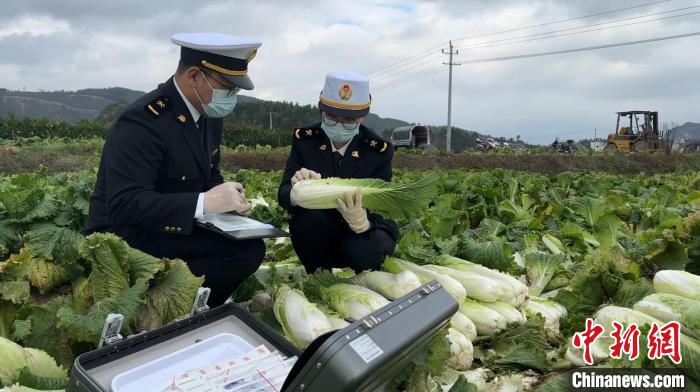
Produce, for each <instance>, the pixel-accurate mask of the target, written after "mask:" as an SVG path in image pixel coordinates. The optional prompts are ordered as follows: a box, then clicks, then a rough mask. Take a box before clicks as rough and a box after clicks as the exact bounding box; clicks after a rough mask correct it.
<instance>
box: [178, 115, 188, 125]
mask: <svg viewBox="0 0 700 392" xmlns="http://www.w3.org/2000/svg"><path fill="white" fill-rule="evenodd" d="M177 119H178V121H180V122H181V123H184V122H185V121H187V117H185V115H184V114H181V115H179V116H177Z"/></svg>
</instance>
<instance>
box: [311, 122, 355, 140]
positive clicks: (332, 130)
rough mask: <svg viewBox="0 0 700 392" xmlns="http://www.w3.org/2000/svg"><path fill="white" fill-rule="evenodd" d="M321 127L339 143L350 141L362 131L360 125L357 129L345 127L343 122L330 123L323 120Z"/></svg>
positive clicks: (330, 137)
mask: <svg viewBox="0 0 700 392" xmlns="http://www.w3.org/2000/svg"><path fill="white" fill-rule="evenodd" d="M321 129H323V132H325V133H326V136H328V138H329V139H331V141H332V142H333V143H337V144H341V143H347V142H349V141H350V139H352V138H353V137H354V136H355V135H357V133H358V132H359V131H360V127H357V128H355V129H345V127H343V124H341V123H337V124H335V125H328V124H326V123H325V122H323V121H321Z"/></svg>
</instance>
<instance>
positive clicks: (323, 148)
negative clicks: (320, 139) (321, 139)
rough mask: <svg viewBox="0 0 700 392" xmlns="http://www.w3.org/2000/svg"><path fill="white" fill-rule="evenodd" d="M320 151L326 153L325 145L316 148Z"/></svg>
mask: <svg viewBox="0 0 700 392" xmlns="http://www.w3.org/2000/svg"><path fill="white" fill-rule="evenodd" d="M318 149H319V150H321V151H326V145H325V144H322V145H321V147H319V148H318Z"/></svg>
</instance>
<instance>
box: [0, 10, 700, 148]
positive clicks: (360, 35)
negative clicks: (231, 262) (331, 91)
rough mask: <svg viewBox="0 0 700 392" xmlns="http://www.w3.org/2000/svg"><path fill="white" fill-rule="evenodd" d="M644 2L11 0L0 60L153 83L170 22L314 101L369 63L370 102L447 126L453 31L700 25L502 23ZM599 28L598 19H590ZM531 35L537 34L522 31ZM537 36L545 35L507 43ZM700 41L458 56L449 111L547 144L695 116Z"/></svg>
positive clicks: (488, 37)
mask: <svg viewBox="0 0 700 392" xmlns="http://www.w3.org/2000/svg"><path fill="white" fill-rule="evenodd" d="M648 2H649V3H651V2H652V1H651V0H649V1H648ZM640 4H643V3H642V2H641V1H639V0H636V1H633V0H606V1H602V0H587V1H577V2H571V1H565V0H527V1H523V0H518V1H516V0H488V1H487V0H472V1H462V0H434V1H417V0H416V1H410V0H407V1H400V0H392V1H380V0H358V1H353V2H346V1H341V0H334V1H322V2H320V1H311V0H299V1H294V2H289V1H282V0H270V1H264V2H261V1H260V2H253V1H233V0H231V1H229V0H212V1H207V2H196V3H193V2H190V1H183V0H175V1H171V2H167V4H164V3H158V2H144V1H136V0H121V1H118V2H94V1H88V0H73V1H65V2H56V1H52V0H32V1H22V2H9V4H4V5H3V13H2V14H1V15H0V26H2V27H0V53H10V54H11V55H6V56H2V57H0V72H2V75H3V80H2V87H6V88H16V89H21V88H23V87H26V88H28V89H45V90H48V89H79V88H86V87H107V86H124V87H129V88H134V89H140V90H144V91H148V90H150V89H152V88H154V87H155V86H156V85H157V84H158V83H160V82H162V81H164V80H165V79H167V78H168V77H169V75H171V74H172V72H173V70H174V68H175V66H176V63H177V60H178V53H179V51H178V48H177V47H176V46H174V45H172V44H171V43H170V40H169V39H170V36H171V35H172V34H173V33H175V32H179V31H221V32H227V33H231V34H237V35H246V36H252V37H258V38H259V39H261V40H262V41H263V46H262V48H261V49H260V51H259V53H258V56H257V57H256V59H255V61H254V62H253V63H251V70H250V73H251V77H252V78H253V80H254V81H255V84H256V90H254V91H253V94H254V95H255V96H257V97H261V98H266V99H286V100H294V101H298V102H301V103H315V101H316V100H317V97H318V91H320V89H321V87H322V83H323V78H324V75H325V73H326V72H328V71H330V70H339V69H351V70H356V71H359V72H364V73H367V74H369V76H370V82H371V85H372V90H373V98H374V99H373V111H374V112H376V113H378V114H380V115H382V116H387V117H395V118H402V119H405V120H408V121H415V122H421V123H428V124H444V123H445V122H446V114H447V108H446V103H447V67H446V66H444V65H442V63H443V62H445V61H447V56H445V55H443V54H442V53H441V52H440V50H441V49H442V48H446V47H447V41H448V40H450V39H452V40H455V41H454V44H455V45H456V46H457V47H459V51H460V53H459V55H458V56H456V58H455V61H464V62H466V61H468V60H473V59H484V58H492V57H501V56H509V55H514V54H527V53H535V52H545V51H551V50H561V49H568V48H576V47H583V46H591V45H601V44H607V43H612V42H622V41H632V40H637V39H643V38H651V37H657V36H665V35H672V34H679V33H686V32H692V31H700V17H699V15H700V14H693V15H687V16H682V17H677V18H671V19H665V20H657V21H654V20H652V19H655V18H659V17H668V16H674V15H679V14H682V13H690V12H697V11H700V8H698V7H696V8H693V9H688V10H679V11H674V12H670V13H666V14H663V15H658V16H648V17H644V18H638V19H632V20H629V21H627V22H623V21H621V22H617V23H612V24H607V25H601V26H598V27H609V26H615V25H620V24H624V23H631V22H639V21H644V23H640V24H637V25H632V26H625V27H619V28H610V29H607V30H601V31H596V32H588V33H582V34H571V35H567V36H562V37H556V38H548V37H550V36H551V35H555V34H565V33H574V32H577V31H580V30H572V29H574V28H579V27H582V26H586V25H590V24H596V23H605V22H609V21H614V20H620V19H623V18H633V17H640V16H644V15H649V14H654V13H659V12H665V11H669V10H673V9H679V8H682V7H692V6H695V4H694V3H693V2H691V1H689V0H687V1H684V0H676V1H672V2H671V1H667V2H659V3H657V4H653V5H648V6H644V7H639V8H634V9H629V10H624V11H620V12H615V13H609V14H605V15H598V16H593V17H590V18H584V19H578V20H571V21H568V22H566V23H550V24H546V25H543V26H539V27H536V28H530V29H523V30H518V31H509V32H505V33H498V32H502V31H504V30H513V29H514V28H517V27H520V26H531V25H537V24H545V23H547V22H552V21H558V20H565V19H572V18H577V17H580V16H583V15H588V14H595V13H601V12H605V11H610V10H614V9H620V8H627V7H634V6H638V5H640ZM592 28H596V27H590V28H588V29H592ZM566 29H569V30H567V31H560V32H558V33H553V32H554V31H559V30H566ZM533 34H540V35H537V36H532V37H522V36H528V35H533ZM516 37H521V38H516ZM458 38H466V39H459V40H457V39H458ZM536 38H546V39H538V40H532V41H528V42H518V43H513V42H512V41H522V40H526V39H536ZM509 39H510V40H509ZM699 40H700V37H698V38H687V39H684V40H677V41H666V42H660V43H652V44H646V45H638V46H628V47H620V48H613V49H605V50H600V51H594V52H582V53H573V54H567V55H560V56H549V57H538V58H532V59H523V60H513V61H504V62H493V63H479V64H464V65H462V66H457V67H455V69H454V74H453V78H454V81H453V83H454V84H453V88H454V90H453V94H454V95H453V124H454V125H457V126H460V127H464V128H469V129H474V130H478V131H483V132H492V133H493V134H497V135H504V136H515V135H516V134H520V135H521V136H523V137H524V138H525V139H526V140H531V141H536V142H542V143H545V142H550V141H551V140H550V139H553V138H554V136H556V135H564V134H568V135H577V134H579V133H580V134H582V135H583V134H584V133H585V134H586V135H587V134H589V133H590V134H592V133H593V130H594V129H595V128H599V129H600V128H605V129H612V127H613V126H614V124H613V122H614V116H613V113H614V112H615V111H618V110H625V109H631V108H635V109H636V108H638V109H650V110H659V111H660V113H661V119H662V121H668V120H675V121H678V122H684V121H700V118H698V117H697V113H696V112H697V111H696V110H695V109H693V108H695V107H697V106H698V104H700V96H699V91H700V89H699V88H698V87H700V81H699V80H698V78H697V71H698V67H700V45H698V42H699ZM494 41H498V42H494ZM475 46H481V47H480V48H475ZM566 137H568V136H566Z"/></svg>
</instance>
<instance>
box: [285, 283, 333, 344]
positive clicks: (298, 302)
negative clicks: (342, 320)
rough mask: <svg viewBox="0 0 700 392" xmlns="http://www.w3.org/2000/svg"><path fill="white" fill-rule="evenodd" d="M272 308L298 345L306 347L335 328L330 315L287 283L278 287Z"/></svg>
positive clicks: (286, 332) (289, 335)
mask: <svg viewBox="0 0 700 392" xmlns="http://www.w3.org/2000/svg"><path fill="white" fill-rule="evenodd" d="M272 309H273V311H274V313H275V318H277V321H278V322H279V323H280V325H281V326H282V329H283V330H284V333H285V335H286V336H287V338H289V340H291V341H292V342H293V343H294V344H295V345H297V346H298V347H301V348H305V347H307V346H308V345H309V344H310V343H311V342H312V341H314V339H316V338H317V337H319V336H321V335H323V334H324V333H326V332H328V331H331V330H333V327H332V326H331V323H330V321H329V320H328V317H326V315H325V314H323V312H321V311H320V310H319V309H318V308H317V307H316V305H315V304H313V303H311V302H309V300H307V299H306V297H305V296H304V294H303V293H302V292H301V291H299V290H295V289H292V288H290V287H289V286H287V285H280V287H279V288H278V289H277V292H276V293H275V303H274V305H273V307H272Z"/></svg>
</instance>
